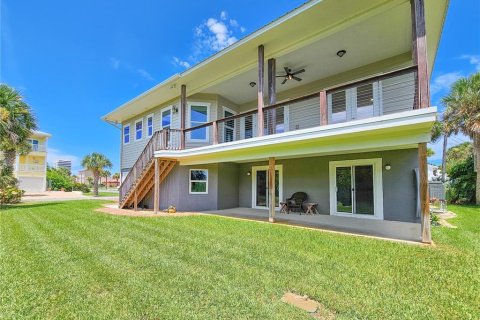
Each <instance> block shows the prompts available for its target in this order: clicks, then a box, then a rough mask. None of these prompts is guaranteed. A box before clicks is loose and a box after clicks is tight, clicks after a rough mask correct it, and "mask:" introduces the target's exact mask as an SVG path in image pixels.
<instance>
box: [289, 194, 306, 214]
mask: <svg viewBox="0 0 480 320" xmlns="http://www.w3.org/2000/svg"><path fill="white" fill-rule="evenodd" d="M307 198H308V196H307V194H306V193H305V192H295V193H294V194H293V195H292V196H291V197H290V198H288V199H286V200H285V202H286V206H287V212H290V211H297V210H298V211H300V214H302V211H303V212H305V208H304V207H303V203H304V202H305V201H307Z"/></svg>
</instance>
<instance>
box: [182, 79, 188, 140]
mask: <svg viewBox="0 0 480 320" xmlns="http://www.w3.org/2000/svg"><path fill="white" fill-rule="evenodd" d="M186 115H187V86H186V85H184V84H182V88H181V92H180V130H181V131H182V134H181V135H180V149H181V150H183V149H185V131H184V130H185V119H186Z"/></svg>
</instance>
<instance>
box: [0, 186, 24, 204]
mask: <svg viewBox="0 0 480 320" xmlns="http://www.w3.org/2000/svg"><path fill="white" fill-rule="evenodd" d="M24 193H25V191H23V190H20V189H19V188H18V187H17V186H8V187H6V188H0V204H7V203H8V204H11V203H19V202H20V201H21V200H22V196H23V194H24Z"/></svg>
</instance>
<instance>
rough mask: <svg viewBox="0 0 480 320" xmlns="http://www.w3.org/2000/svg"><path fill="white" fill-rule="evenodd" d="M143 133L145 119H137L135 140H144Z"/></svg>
mask: <svg viewBox="0 0 480 320" xmlns="http://www.w3.org/2000/svg"><path fill="white" fill-rule="evenodd" d="M142 135H143V120H141V119H140V120H137V121H135V141H138V140H142Z"/></svg>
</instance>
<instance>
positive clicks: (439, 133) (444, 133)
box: [427, 120, 452, 182]
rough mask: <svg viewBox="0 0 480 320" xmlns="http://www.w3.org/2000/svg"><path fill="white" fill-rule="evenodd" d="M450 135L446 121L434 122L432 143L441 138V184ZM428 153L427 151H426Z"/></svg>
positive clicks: (444, 171)
mask: <svg viewBox="0 0 480 320" xmlns="http://www.w3.org/2000/svg"><path fill="white" fill-rule="evenodd" d="M451 134H452V132H451V129H450V128H449V126H448V122H446V121H439V120H437V121H435V122H434V124H433V127H432V143H435V142H437V141H438V140H439V139H440V138H441V137H443V148H442V182H445V173H446V172H447V170H446V165H447V144H448V137H450V135H451ZM427 152H428V150H427Z"/></svg>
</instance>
